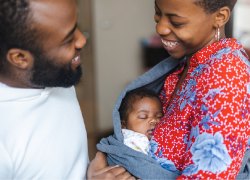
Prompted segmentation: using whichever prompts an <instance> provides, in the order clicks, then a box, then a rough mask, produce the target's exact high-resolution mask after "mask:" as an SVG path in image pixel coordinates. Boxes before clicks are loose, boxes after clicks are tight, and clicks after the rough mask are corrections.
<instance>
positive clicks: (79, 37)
mask: <svg viewBox="0 0 250 180" xmlns="http://www.w3.org/2000/svg"><path fill="white" fill-rule="evenodd" d="M75 36H76V41H75V48H76V49H82V48H83V46H84V45H85V44H86V38H85V37H84V35H83V34H82V33H81V32H80V30H79V29H76V31H75Z"/></svg>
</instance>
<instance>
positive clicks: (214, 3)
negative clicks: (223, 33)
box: [195, 0, 237, 13]
mask: <svg viewBox="0 0 250 180" xmlns="http://www.w3.org/2000/svg"><path fill="white" fill-rule="evenodd" d="M236 1H237V0H195V4H196V5H198V6H201V7H202V8H203V9H204V11H205V12H206V13H214V12H216V11H218V10H219V9H220V8H222V7H225V6H227V7H229V9H230V10H231V11H232V10H233V8H234V5H235V3H236Z"/></svg>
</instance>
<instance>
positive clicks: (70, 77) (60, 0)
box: [30, 0, 86, 87]
mask: <svg viewBox="0 0 250 180" xmlns="http://www.w3.org/2000/svg"><path fill="white" fill-rule="evenodd" d="M30 7H31V11H32V19H33V22H35V24H34V26H35V28H36V29H38V33H39V37H42V38H40V39H41V41H40V42H38V43H40V45H39V46H40V47H41V48H40V49H39V51H37V52H34V53H33V56H34V64H33V67H32V68H31V69H30V76H31V77H30V84H31V86H33V87H69V86H72V85H74V84H76V83H78V82H79V80H80V77H81V75H82V72H81V67H80V63H81V61H80V56H79V54H80V51H81V48H82V47H83V46H84V44H85V43H86V40H85V37H84V36H83V35H82V34H81V32H80V31H79V29H78V28H77V27H76V22H77V10H76V6H75V2H74V0H53V1H49V0H36V1H31V2H30Z"/></svg>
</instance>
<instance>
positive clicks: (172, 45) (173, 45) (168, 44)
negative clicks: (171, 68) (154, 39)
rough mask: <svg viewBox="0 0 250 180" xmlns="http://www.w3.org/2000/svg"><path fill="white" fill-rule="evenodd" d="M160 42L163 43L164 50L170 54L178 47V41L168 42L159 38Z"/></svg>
mask: <svg viewBox="0 0 250 180" xmlns="http://www.w3.org/2000/svg"><path fill="white" fill-rule="evenodd" d="M161 41H162V43H163V46H164V48H165V49H166V50H167V51H170V52H171V51H174V50H175V49H176V48H177V47H178V45H179V44H180V42H179V41H169V40H165V39H163V38H161Z"/></svg>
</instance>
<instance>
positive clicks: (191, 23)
mask: <svg viewBox="0 0 250 180" xmlns="http://www.w3.org/2000/svg"><path fill="white" fill-rule="evenodd" d="M235 3H236V0H185V1H183V0H155V21H156V23H157V25H156V31H157V33H158V34H159V35H160V36H161V38H162V42H163V45H164V48H165V49H166V50H167V51H168V53H169V54H170V55H171V56H172V57H173V58H176V59H179V58H181V59H182V60H181V62H180V64H179V65H178V67H177V68H175V69H174V72H172V73H171V74H170V75H169V76H168V77H167V78H165V77H166V76H164V75H166V73H167V72H165V73H162V72H159V71H158V70H159V69H158V68H159V65H158V66H156V67H155V68H153V69H152V70H151V71H150V72H149V73H147V74H145V75H143V76H142V77H140V78H139V79H140V82H139V81H135V82H133V83H132V85H133V86H134V85H135V84H136V86H134V88H137V87H140V86H148V85H150V86H148V88H151V89H155V91H157V90H158V89H159V88H158V87H159V79H160V78H159V77H164V78H165V79H164V80H163V81H162V79H160V80H161V82H162V83H161V84H160V87H162V86H163V87H162V88H161V90H160V98H161V101H162V103H163V110H164V117H163V118H162V121H161V123H160V124H159V125H158V126H157V128H156V129H155V132H154V136H153V137H152V139H151V157H152V158H153V159H155V160H156V161H157V162H158V163H159V164H160V165H161V166H162V167H163V168H165V169H166V170H169V171H171V172H180V173H181V174H180V175H179V176H178V177H177V179H236V177H237V175H238V174H239V172H242V171H243V169H241V170H240V168H241V167H243V168H244V167H245V164H242V161H243V157H244V155H246V154H248V153H249V151H247V149H248V148H249V145H250V144H249V142H248V139H249V135H250V132H249V129H250V128H249V127H250V125H249V120H250V113H249V112H250V101H249V99H250V98H249V96H250V63H249V61H248V57H247V55H246V54H245V50H244V49H243V47H242V46H241V45H240V43H239V42H238V41H237V40H235V39H226V38H225V32H224V31H225V24H226V23H227V21H228V20H229V17H230V12H231V11H232V9H233V7H234V5H235ZM170 60H171V59H170ZM166 61H168V60H166ZM163 63H164V62H163ZM162 65H163V64H161V65H160V66H162ZM154 73H156V74H157V73H158V74H160V75H157V77H154V78H152V79H151V80H147V79H146V78H145V77H150V76H148V74H151V75H152V74H154ZM141 80H144V82H143V83H141ZM156 81H157V83H155V82H156ZM152 84H154V85H156V84H157V85H158V86H157V88H155V87H152ZM163 84H164V85H163ZM131 89H133V88H132V86H131V85H130V86H129V88H127V89H125V91H127V90H131ZM123 95H124V92H123V93H122V94H121V96H123ZM118 104H119V103H118ZM115 108H116V107H115ZM114 113H115V111H114ZM114 123H115V122H114ZM115 128H116V126H115ZM119 131H120V130H119V129H118V130H117V129H115V134H116V136H117V137H118V138H117V139H119V135H118V134H119V133H120V132H119ZM244 163H245V162H244ZM93 164H94V163H93ZM129 171H130V170H129ZM133 174H134V173H133ZM156 174H157V172H156ZM240 175H242V174H240ZM238 178H239V177H238ZM240 178H241V179H242V178H244V176H241V177H240Z"/></svg>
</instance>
